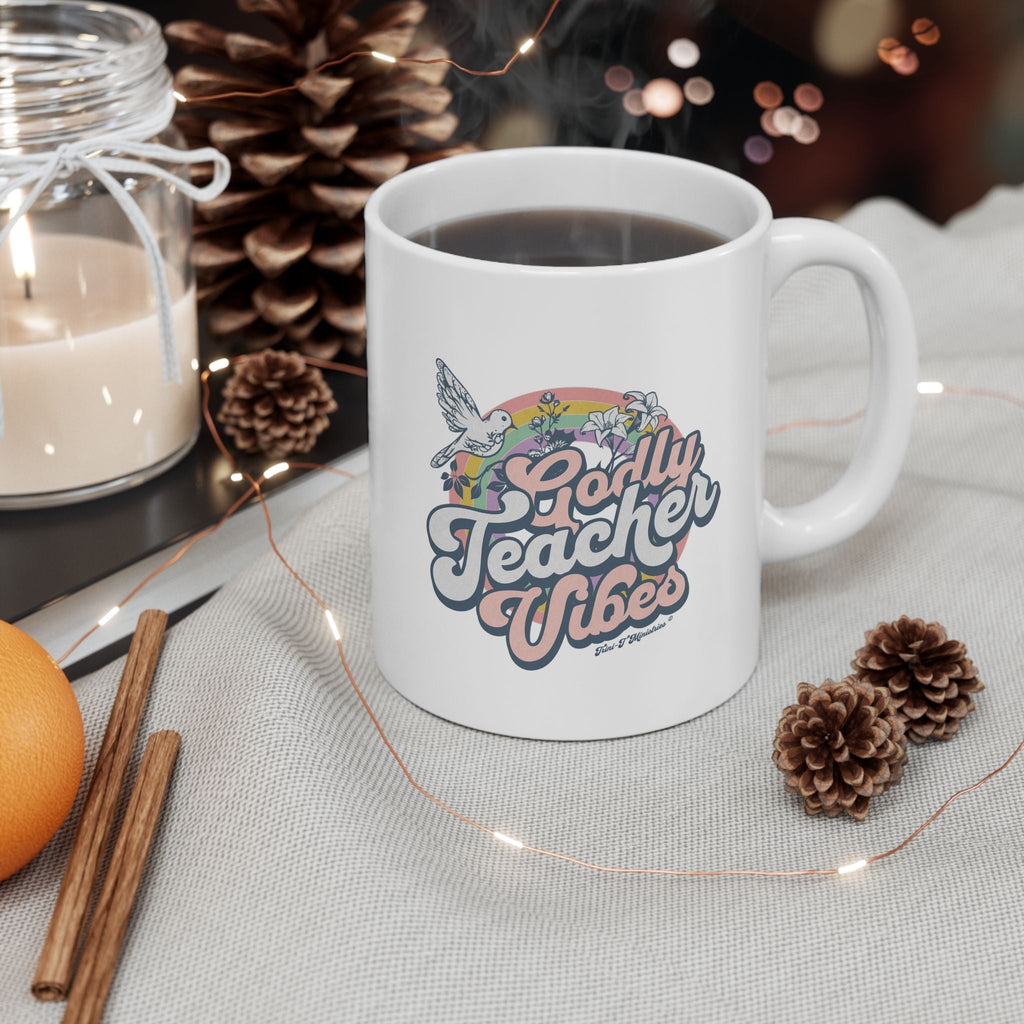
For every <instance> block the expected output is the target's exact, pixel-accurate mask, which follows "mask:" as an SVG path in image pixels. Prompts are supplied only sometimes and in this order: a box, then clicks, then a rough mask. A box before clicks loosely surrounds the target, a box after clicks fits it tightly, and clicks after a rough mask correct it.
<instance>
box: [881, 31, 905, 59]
mask: <svg viewBox="0 0 1024 1024" xmlns="http://www.w3.org/2000/svg"><path fill="white" fill-rule="evenodd" d="M905 49H906V47H905V46H904V45H903V44H902V43H901V42H900V41H899V40H898V39H896V38H894V37H893V36H886V37H885V38H884V39H879V40H878V49H877V51H876V52H877V54H878V59H879V60H880V61H881V62H882V63H883V64H889V63H891V61H892V58H893V55H894V54H897V53H898V51H900V50H905Z"/></svg>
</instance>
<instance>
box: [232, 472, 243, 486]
mask: <svg viewBox="0 0 1024 1024" xmlns="http://www.w3.org/2000/svg"><path fill="white" fill-rule="evenodd" d="M241 480H242V474H241V473H232V474H231V482H232V483H235V484H237V483H239V482H241Z"/></svg>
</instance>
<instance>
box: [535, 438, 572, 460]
mask: <svg viewBox="0 0 1024 1024" xmlns="http://www.w3.org/2000/svg"><path fill="white" fill-rule="evenodd" d="M568 443H569V442H568V441H566V440H565V438H561V437H559V438H555V439H554V440H553V441H549V442H548V443H547V444H545V445H542V446H541V447H540V448H535V449H533V450H532V451H529V452H527V453H526V454H527V455H529V456H530V458H531V459H534V460H536V459H542V458H544V456H545V455H550V454H551V453H552V452H557V451H558V449H559V448H565V447H566V446H567V445H568Z"/></svg>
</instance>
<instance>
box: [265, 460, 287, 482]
mask: <svg viewBox="0 0 1024 1024" xmlns="http://www.w3.org/2000/svg"><path fill="white" fill-rule="evenodd" d="M287 468H288V463H287V462H275V463H274V464H273V465H272V466H268V467H267V468H266V469H265V470H263V479H264V480H269V479H270V478H271V477H272V476H277V474H278V473H283V472H284V471H285V470H286V469H287Z"/></svg>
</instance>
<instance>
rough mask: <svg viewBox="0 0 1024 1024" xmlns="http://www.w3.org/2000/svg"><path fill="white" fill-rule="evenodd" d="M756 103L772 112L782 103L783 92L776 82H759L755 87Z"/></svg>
mask: <svg viewBox="0 0 1024 1024" xmlns="http://www.w3.org/2000/svg"><path fill="white" fill-rule="evenodd" d="M754 102H755V103H756V104H757V105H758V106H759V107H764V109H765V110H771V109H772V108H774V107H777V106H778V105H779V104H780V103H781V102H782V90H781V89H780V88H779V87H778V86H777V85H776V84H775V83H774V82H758V83H757V85H755V86H754Z"/></svg>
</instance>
